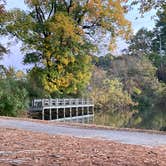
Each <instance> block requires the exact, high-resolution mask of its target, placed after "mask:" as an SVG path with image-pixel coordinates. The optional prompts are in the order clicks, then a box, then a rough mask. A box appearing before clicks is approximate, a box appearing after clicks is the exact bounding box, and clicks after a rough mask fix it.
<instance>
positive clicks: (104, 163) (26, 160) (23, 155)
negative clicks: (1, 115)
mask: <svg viewBox="0 0 166 166" xmlns="http://www.w3.org/2000/svg"><path fill="white" fill-rule="evenodd" d="M18 165H19V166H92V165H95V166H166V146H160V147H144V146H138V145H126V144H121V143H115V142H112V141H104V140H99V139H85V138H75V137H68V136H51V135H47V134H42V133H34V132H28V131H24V130H17V129H9V128H0V166H18Z"/></svg>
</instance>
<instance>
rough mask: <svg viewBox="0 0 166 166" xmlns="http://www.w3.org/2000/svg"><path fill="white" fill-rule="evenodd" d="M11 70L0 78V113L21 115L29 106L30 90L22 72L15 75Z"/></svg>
mask: <svg viewBox="0 0 166 166" xmlns="http://www.w3.org/2000/svg"><path fill="white" fill-rule="evenodd" d="M6 71H7V69H6ZM10 71H11V70H9V71H8V75H6V76H5V77H3V78H1V79H0V115H1V116H2V115H3V116H20V115H21V114H22V113H23V112H24V111H25V109H26V107H27V106H28V92H27V90H26V88H25V80H24V79H20V73H18V72H17V73H15V75H13V73H11V72H10ZM9 73H10V74H9Z"/></svg>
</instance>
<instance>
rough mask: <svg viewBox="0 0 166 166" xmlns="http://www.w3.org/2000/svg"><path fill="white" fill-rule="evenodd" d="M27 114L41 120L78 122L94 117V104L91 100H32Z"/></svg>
mask: <svg viewBox="0 0 166 166" xmlns="http://www.w3.org/2000/svg"><path fill="white" fill-rule="evenodd" d="M29 112H30V114H31V115H35V114H38V115H41V116H39V117H41V119H42V120H56V121H69V120H72V119H74V120H77V121H78V120H79V119H83V118H91V117H93V116H94V104H93V101H92V100H91V99H34V100H33V101H32V103H31V106H30V109H29Z"/></svg>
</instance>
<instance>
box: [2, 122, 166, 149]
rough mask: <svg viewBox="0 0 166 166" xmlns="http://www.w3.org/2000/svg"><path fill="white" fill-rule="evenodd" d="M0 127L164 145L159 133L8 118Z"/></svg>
mask: <svg viewBox="0 0 166 166" xmlns="http://www.w3.org/2000/svg"><path fill="white" fill-rule="evenodd" d="M0 127H8V128H18V129H24V130H29V131H37V132H43V133H47V134H53V135H55V134H56V135H69V136H76V137H86V138H99V139H106V140H112V141H118V142H121V143H127V144H135V145H146V146H157V145H166V135H161V134H149V133H141V132H130V131H115V130H104V129H85V128H78V127H71V126H60V125H55V124H42V123H36V122H30V121H22V120H8V119H0Z"/></svg>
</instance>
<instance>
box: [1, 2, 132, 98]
mask: <svg viewBox="0 0 166 166" xmlns="http://www.w3.org/2000/svg"><path fill="white" fill-rule="evenodd" d="M125 2H126V0H122V1H119V0H116V1H114V0H104V1H102V0H81V1H78V0H44V1H43V0H26V1H25V3H26V4H27V6H28V8H29V11H28V12H27V11H20V10H12V11H10V12H9V13H8V19H7V20H6V23H4V25H3V28H4V29H6V30H7V32H8V33H9V34H10V35H11V36H12V37H13V36H14V37H16V38H18V39H19V40H21V41H22V42H23V47H22V50H23V51H24V52H25V53H26V54H25V57H24V63H26V64H33V66H34V67H33V68H32V70H31V71H30V72H31V73H32V75H33V73H34V74H35V73H38V75H39V76H40V80H41V81H42V85H43V86H44V88H45V89H46V90H47V91H49V92H50V93H52V92H54V94H66V95H67V94H72V93H73V94H80V92H81V91H82V90H83V89H84V88H85V86H86V85H87V83H88V81H89V78H90V75H91V74H90V70H91V69H90V68H91V65H90V61H91V55H92V53H93V50H94V44H93V43H92V42H91V37H93V36H94V35H96V34H99V33H100V34H102V35H103V36H104V35H105V34H106V33H107V32H110V33H111V36H112V37H111V41H110V48H112V45H113V43H114V41H115V38H116V37H117V36H122V37H124V38H128V36H129V32H130V23H129V21H127V20H126V19H125V17H124V13H125V12H127V11H126V9H125ZM9 18H10V19H9ZM100 36H101V35H100Z"/></svg>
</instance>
